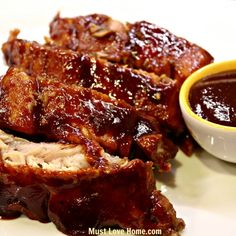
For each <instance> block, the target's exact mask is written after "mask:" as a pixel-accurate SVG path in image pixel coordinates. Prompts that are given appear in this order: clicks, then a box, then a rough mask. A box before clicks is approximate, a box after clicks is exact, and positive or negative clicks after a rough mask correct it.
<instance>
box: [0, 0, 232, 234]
mask: <svg viewBox="0 0 236 236" xmlns="http://www.w3.org/2000/svg"><path fill="white" fill-rule="evenodd" d="M58 11H61V14H62V16H76V15H83V14H89V13H95V12H96V13H104V14H108V15H111V16H113V18H116V19H119V20H123V21H130V22H132V21H135V20H148V21H151V22H154V23H156V24H158V25H159V26H163V27H166V28H167V29H169V30H171V31H172V32H174V33H175V34H177V35H180V36H182V37H185V38H187V39H188V40H190V41H193V42H195V43H197V44H199V45H201V46H202V47H204V48H206V49H207V50H208V51H209V52H210V53H211V54H212V55H213V56H214V57H215V60H216V61H219V60H226V59H235V58H236V24H235V22H236V14H235V12H236V1H232V0H231V1H230V0H226V1H222V2H219V1H204V2H201V1H199V0H198V1H176V0H173V1H170V0H168V1H167V0H165V1H163V0H162V1H157V0H155V1H150V0H145V1H137V0H135V1H133V0H125V1H123V0H119V1H110V0H99V1H95V0H86V1H84V0H77V1H76V0H70V1H63V0H61V1H60V0H57V1H36V2H35V1H13V0H8V1H4V3H0V22H1V23H0V44H1V43H2V42H4V41H6V39H7V37H8V33H9V31H10V30H11V29H14V28H16V27H17V28H20V29H21V31H22V33H21V37H22V38H26V39H31V40H37V41H39V42H42V41H43V36H44V35H48V24H49V22H50V21H51V20H52V18H53V17H54V15H55V14H56V13H57V12H58ZM0 65H1V66H0V72H1V74H3V73H4V72H5V70H6V68H7V67H4V66H3V62H2V61H0ZM157 186H158V188H159V189H161V190H162V192H163V193H164V194H165V195H166V196H167V197H168V198H169V199H170V201H171V202H172V203H173V205H174V207H175V209H176V210H177V214H178V216H179V217H182V218H183V219H184V220H185V222H186V229H185V231H184V233H183V234H182V235H184V236H213V235H214V236H222V235H227V236H228V235H229V236H230V235H235V234H236V223H235V222H236V165H234V164H229V163H226V162H223V161H220V160H218V159H216V158H214V157H212V156H211V155H209V154H207V153H206V152H203V151H201V152H199V153H197V154H195V155H194V156H192V157H191V158H188V157H185V156H184V155H183V153H181V152H179V153H178V155H177V158H176V160H175V161H174V162H173V170H172V172H171V173H168V174H162V175H160V176H159V177H158V178H157ZM0 235H1V236H15V235H17V236H31V235H34V236H41V235H44V236H49V235H50V236H59V235H62V234H61V233H60V232H59V231H57V230H56V228H55V227H54V225H53V224H51V223H50V224H41V223H39V222H35V221H32V220H29V219H27V218H25V217H21V218H19V219H17V220H2V221H0Z"/></svg>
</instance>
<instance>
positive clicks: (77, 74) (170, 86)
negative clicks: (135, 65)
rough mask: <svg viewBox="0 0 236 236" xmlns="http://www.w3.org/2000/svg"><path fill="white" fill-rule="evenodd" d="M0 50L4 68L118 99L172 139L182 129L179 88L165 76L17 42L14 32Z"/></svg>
mask: <svg viewBox="0 0 236 236" xmlns="http://www.w3.org/2000/svg"><path fill="white" fill-rule="evenodd" d="M2 50H3V52H4V55H5V59H6V62H7V64H8V65H15V66H19V67H21V68H24V70H25V71H27V72H28V73H29V74H31V75H47V77H51V79H54V80H57V81H60V82H66V83H67V84H68V83H69V84H77V85H80V86H83V87H86V88H93V89H95V90H97V91H99V92H102V93H105V94H107V95H109V96H110V97H114V98H118V99H122V100H124V101H126V102H127V103H129V104H130V105H132V106H134V107H135V109H136V110H138V111H142V112H144V113H145V114H147V115H151V116H153V117H155V119H156V120H157V121H158V122H160V123H161V124H162V125H164V126H165V127H166V129H168V130H171V132H172V133H174V134H175V135H176V136H178V135H179V134H180V133H182V132H183V131H184V129H185V125H184V122H183V120H182V117H181V113H180V109H179V104H178V93H179V87H178V85H177V83H176V81H173V80H171V79H169V78H168V77H167V76H165V75H163V76H160V77H159V76H157V75H155V74H153V73H147V72H144V71H141V70H134V69H130V68H125V67H122V66H119V65H114V64H110V63H107V62H104V61H101V60H98V59H95V58H94V57H90V56H86V55H82V54H79V53H76V52H72V51H70V50H63V49H59V48H57V47H54V46H47V45H44V46H43V45H39V44H38V43H36V42H28V41H25V40H20V39H17V38H16V32H13V33H12V35H11V37H10V39H9V41H8V42H6V43H5V44H4V45H3V47H2Z"/></svg>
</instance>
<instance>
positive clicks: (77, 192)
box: [0, 131, 184, 236]
mask: <svg viewBox="0 0 236 236" xmlns="http://www.w3.org/2000/svg"><path fill="white" fill-rule="evenodd" d="M0 153H1V155H0V216H1V217H3V218H15V217H18V216H19V215H20V214H21V213H23V214H25V215H26V216H28V217H29V218H31V219H34V220H39V221H41V222H49V221H52V222H53V223H54V224H55V225H56V227H57V228H58V229H59V230H61V231H62V232H64V233H66V234H68V235H72V236H81V235H88V228H93V227H95V228H101V227H104V226H111V225H116V226H119V227H122V228H133V229H160V230H162V235H173V234H178V232H179V231H180V230H182V229H183V228H184V222H183V220H182V219H178V218H176V213H175V210H174V209H173V206H172V205H171V204H170V202H169V201H168V200H167V199H166V198H165V197H164V196H163V195H162V194H161V193H160V192H159V191H157V190H156V189H155V181H154V177H153V174H152V167H151V166H152V165H151V163H148V162H147V163H143V162H142V161H141V160H132V161H130V162H128V161H127V159H120V158H118V157H115V156H111V155H109V154H108V153H105V152H104V151H101V153H100V156H101V157H102V158H103V159H104V160H105V161H104V163H106V164H105V165H104V164H102V165H101V163H100V162H99V161H98V160H97V159H94V162H96V164H95V165H90V159H91V158H93V157H91V156H90V155H89V154H88V152H87V150H86V145H74V144H59V143H33V142H29V141H27V140H25V139H21V138H17V137H14V136H12V135H9V134H6V133H4V132H3V131H0ZM95 166H96V167H95Z"/></svg>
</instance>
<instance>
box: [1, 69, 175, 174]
mask: <svg viewBox="0 0 236 236" xmlns="http://www.w3.org/2000/svg"><path fill="white" fill-rule="evenodd" d="M0 89H1V96H0V128H2V129H10V130H13V131H17V132H20V133H23V134H26V135H28V136H32V137H35V136H39V135H40V136H42V137H45V138H47V139H48V140H53V141H64V142H69V143H77V144H81V143H82V144H87V146H89V145H90V144H91V148H90V149H89V153H90V154H91V155H95V156H97V158H99V152H100V146H102V147H103V148H105V150H106V151H107V152H109V153H112V154H116V155H119V156H121V157H126V156H127V157H131V152H132V157H133V158H134V157H140V158H143V157H146V159H147V160H152V161H153V162H154V163H155V164H156V165H157V166H158V167H159V169H160V170H163V171H168V170H169V169H170V163H169V160H170V159H172V158H174V157H175V155H176V152H177V147H176V145H175V144H173V143H172V141H171V140H169V139H168V138H167V137H166V135H165V133H164V132H163V131H162V130H161V128H160V127H159V125H158V123H156V121H155V120H153V119H152V117H149V116H145V115H143V114H142V113H139V112H137V111H136V110H135V109H134V108H133V107H132V106H130V105H129V104H127V103H126V102H124V101H123V100H117V99H113V98H110V97H109V96H107V95H105V94H102V93H100V92H98V91H96V90H93V89H91V88H84V87H81V86H78V85H68V84H64V83H61V82H57V81H54V80H51V79H50V78H45V77H42V76H38V77H37V78H36V77H34V76H29V75H28V74H27V73H25V72H24V71H22V68H10V69H9V70H8V72H7V73H6V75H5V76H3V78H2V80H1V82H0ZM95 147H97V148H95ZM132 150H135V151H132Z"/></svg>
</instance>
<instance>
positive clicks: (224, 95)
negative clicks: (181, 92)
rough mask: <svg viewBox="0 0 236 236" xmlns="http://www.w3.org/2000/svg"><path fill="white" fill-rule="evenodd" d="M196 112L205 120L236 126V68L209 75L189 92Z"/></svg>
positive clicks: (191, 103) (191, 104)
mask: <svg viewBox="0 0 236 236" xmlns="http://www.w3.org/2000/svg"><path fill="white" fill-rule="evenodd" d="M189 102H190V106H191V108H192V110H193V112H194V113H196V114H197V115H198V116H200V117H202V118H203V119H205V120H208V121H211V122H214V123H217V124H220V125H226V126H233V127H236V70H234V71H226V72H221V73H218V74H213V75H209V76H207V77H204V78H203V79H201V80H200V81H198V82H196V83H195V84H194V85H193V86H192V88H191V90H190V93H189Z"/></svg>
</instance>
